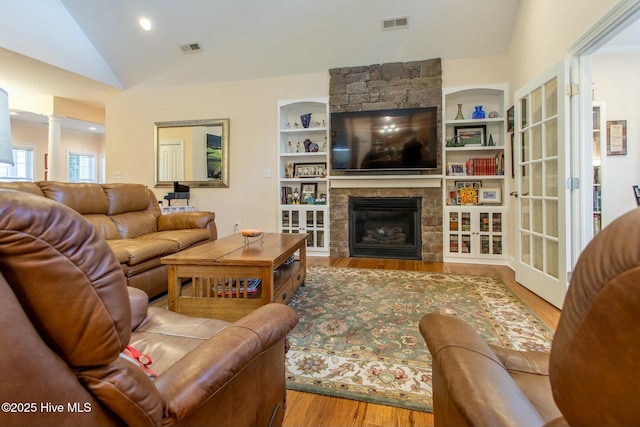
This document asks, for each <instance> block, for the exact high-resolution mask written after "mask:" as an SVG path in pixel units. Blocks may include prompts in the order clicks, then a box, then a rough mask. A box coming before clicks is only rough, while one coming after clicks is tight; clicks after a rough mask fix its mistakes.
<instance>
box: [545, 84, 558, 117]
mask: <svg viewBox="0 0 640 427" xmlns="http://www.w3.org/2000/svg"><path fill="white" fill-rule="evenodd" d="M544 94H545V118H549V117H553V116H555V115H556V114H558V80H556V79H553V80H551V81H549V82H548V83H547V84H546V85H545V86H544Z"/></svg>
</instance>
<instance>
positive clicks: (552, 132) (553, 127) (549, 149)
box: [544, 119, 558, 158]
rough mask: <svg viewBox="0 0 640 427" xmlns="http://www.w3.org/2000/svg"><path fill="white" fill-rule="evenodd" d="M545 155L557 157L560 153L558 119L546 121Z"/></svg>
mask: <svg viewBox="0 0 640 427" xmlns="http://www.w3.org/2000/svg"><path fill="white" fill-rule="evenodd" d="M545 138H546V139H545V142H544V148H545V150H544V156H545V157H547V158H548V157H556V156H557V155H558V120H557V119H552V120H549V121H548V122H547V123H545Z"/></svg>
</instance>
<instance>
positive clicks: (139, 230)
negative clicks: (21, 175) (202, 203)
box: [0, 181, 218, 297]
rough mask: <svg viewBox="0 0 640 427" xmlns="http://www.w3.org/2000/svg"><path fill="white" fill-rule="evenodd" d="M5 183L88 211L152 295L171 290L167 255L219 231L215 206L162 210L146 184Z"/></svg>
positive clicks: (132, 280)
mask: <svg viewBox="0 0 640 427" xmlns="http://www.w3.org/2000/svg"><path fill="white" fill-rule="evenodd" d="M2 188H4V189H11V190H18V191H24V192H27V193H31V194H36V195H39V196H43V197H46V198H49V199H52V200H55V201H57V202H60V203H62V204H64V205H67V206H69V207H70V208H72V209H74V210H75V211H76V212H78V213H80V214H82V215H83V216H84V217H85V218H86V219H87V220H88V221H89V222H90V223H91V224H93V225H94V226H95V227H96V229H97V230H98V232H100V234H102V236H103V237H104V238H105V239H107V242H108V243H109V246H110V247H111V249H112V250H113V252H114V253H115V255H116V258H117V259H118V261H119V262H120V265H121V267H122V271H124V274H125V277H126V278H127V284H128V285H129V286H133V287H135V288H139V289H142V290H143V291H145V292H146V293H147V294H148V295H149V296H150V297H155V296H157V295H158V294H160V293H162V292H166V291H167V267H166V266H165V265H162V264H161V262H160V259H161V258H162V257H163V256H165V255H171V254H174V253H176V252H178V251H181V250H183V249H186V248H188V247H191V246H193V245H197V244H200V243H204V242H206V241H209V240H215V239H216V238H217V236H218V234H217V229H216V223H215V214H214V213H213V212H177V213H171V214H166V215H162V214H161V211H160V207H159V206H158V201H157V199H156V196H155V195H154V194H153V192H152V191H151V190H150V189H148V188H147V187H145V186H144V185H141V184H88V183H68V182H55V181H40V182H5V183H0V189H2Z"/></svg>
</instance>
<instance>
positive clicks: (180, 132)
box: [154, 119, 229, 188]
mask: <svg viewBox="0 0 640 427" xmlns="http://www.w3.org/2000/svg"><path fill="white" fill-rule="evenodd" d="M154 125H155V126H154V127H155V147H154V148H155V157H156V158H155V163H154V169H155V170H154V174H155V186H156V187H173V182H174V181H179V182H180V183H181V184H186V185H188V186H191V187H224V188H226V187H229V119H207V120H181V121H172V122H156V123H155V124H154Z"/></svg>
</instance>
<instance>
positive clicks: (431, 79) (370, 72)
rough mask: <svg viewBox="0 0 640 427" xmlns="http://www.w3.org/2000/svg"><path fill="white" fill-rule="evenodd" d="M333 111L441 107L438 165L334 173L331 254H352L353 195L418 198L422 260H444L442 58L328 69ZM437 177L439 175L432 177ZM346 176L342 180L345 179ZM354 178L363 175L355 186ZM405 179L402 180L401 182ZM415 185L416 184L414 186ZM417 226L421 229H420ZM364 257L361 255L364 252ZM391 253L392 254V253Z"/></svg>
mask: <svg viewBox="0 0 640 427" xmlns="http://www.w3.org/2000/svg"><path fill="white" fill-rule="evenodd" d="M329 74H330V76H331V79H330V83H329V86H330V88H329V91H330V96H329V108H330V111H331V112H338V111H367V110H385V109H394V108H411V107H432V106H436V107H438V126H437V129H438V130H437V132H438V136H437V139H438V143H437V144H436V146H437V147H438V153H437V157H438V162H437V163H438V167H437V169H433V170H424V171H421V172H420V174H419V175H414V176H410V177H407V178H405V179H396V178H398V177H392V176H388V177H385V176H384V175H374V176H372V175H367V176H359V177H357V176H356V177H354V176H346V175H347V174H346V173H344V172H343V173H337V172H336V173H334V172H332V174H331V183H330V185H331V191H330V194H329V197H330V212H329V219H330V223H331V224H330V227H331V233H330V239H329V240H330V242H329V246H330V256H335V257H350V256H352V255H351V252H350V245H349V227H350V224H349V199H350V198H353V197H377V198H380V197H383V198H399V197H402V198H418V199H420V201H421V202H420V207H419V211H420V212H419V215H420V217H419V218H418V219H417V222H418V223H419V225H420V227H419V229H420V231H419V233H420V236H419V244H418V245H419V246H420V247H419V248H418V249H417V253H418V254H417V256H416V258H417V259H421V260H422V261H430V262H440V261H442V259H443V246H442V215H443V207H442V188H441V178H440V176H441V175H442V173H443V171H442V144H441V143H440V141H442V129H441V124H442V65H441V61H440V58H435V59H428V60H424V61H413V62H404V63H400V62H397V63H386V64H374V65H369V66H359V67H343V68H334V69H331V70H329ZM430 175H431V176H432V175H436V177H430ZM341 178H342V179H341ZM350 178H359V179H357V181H359V184H353V183H354V182H355V181H350ZM400 182H402V183H403V184H399V183H400ZM414 183H415V185H414ZM416 228H417V227H416ZM360 256H361V255H360ZM389 257H391V256H389Z"/></svg>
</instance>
